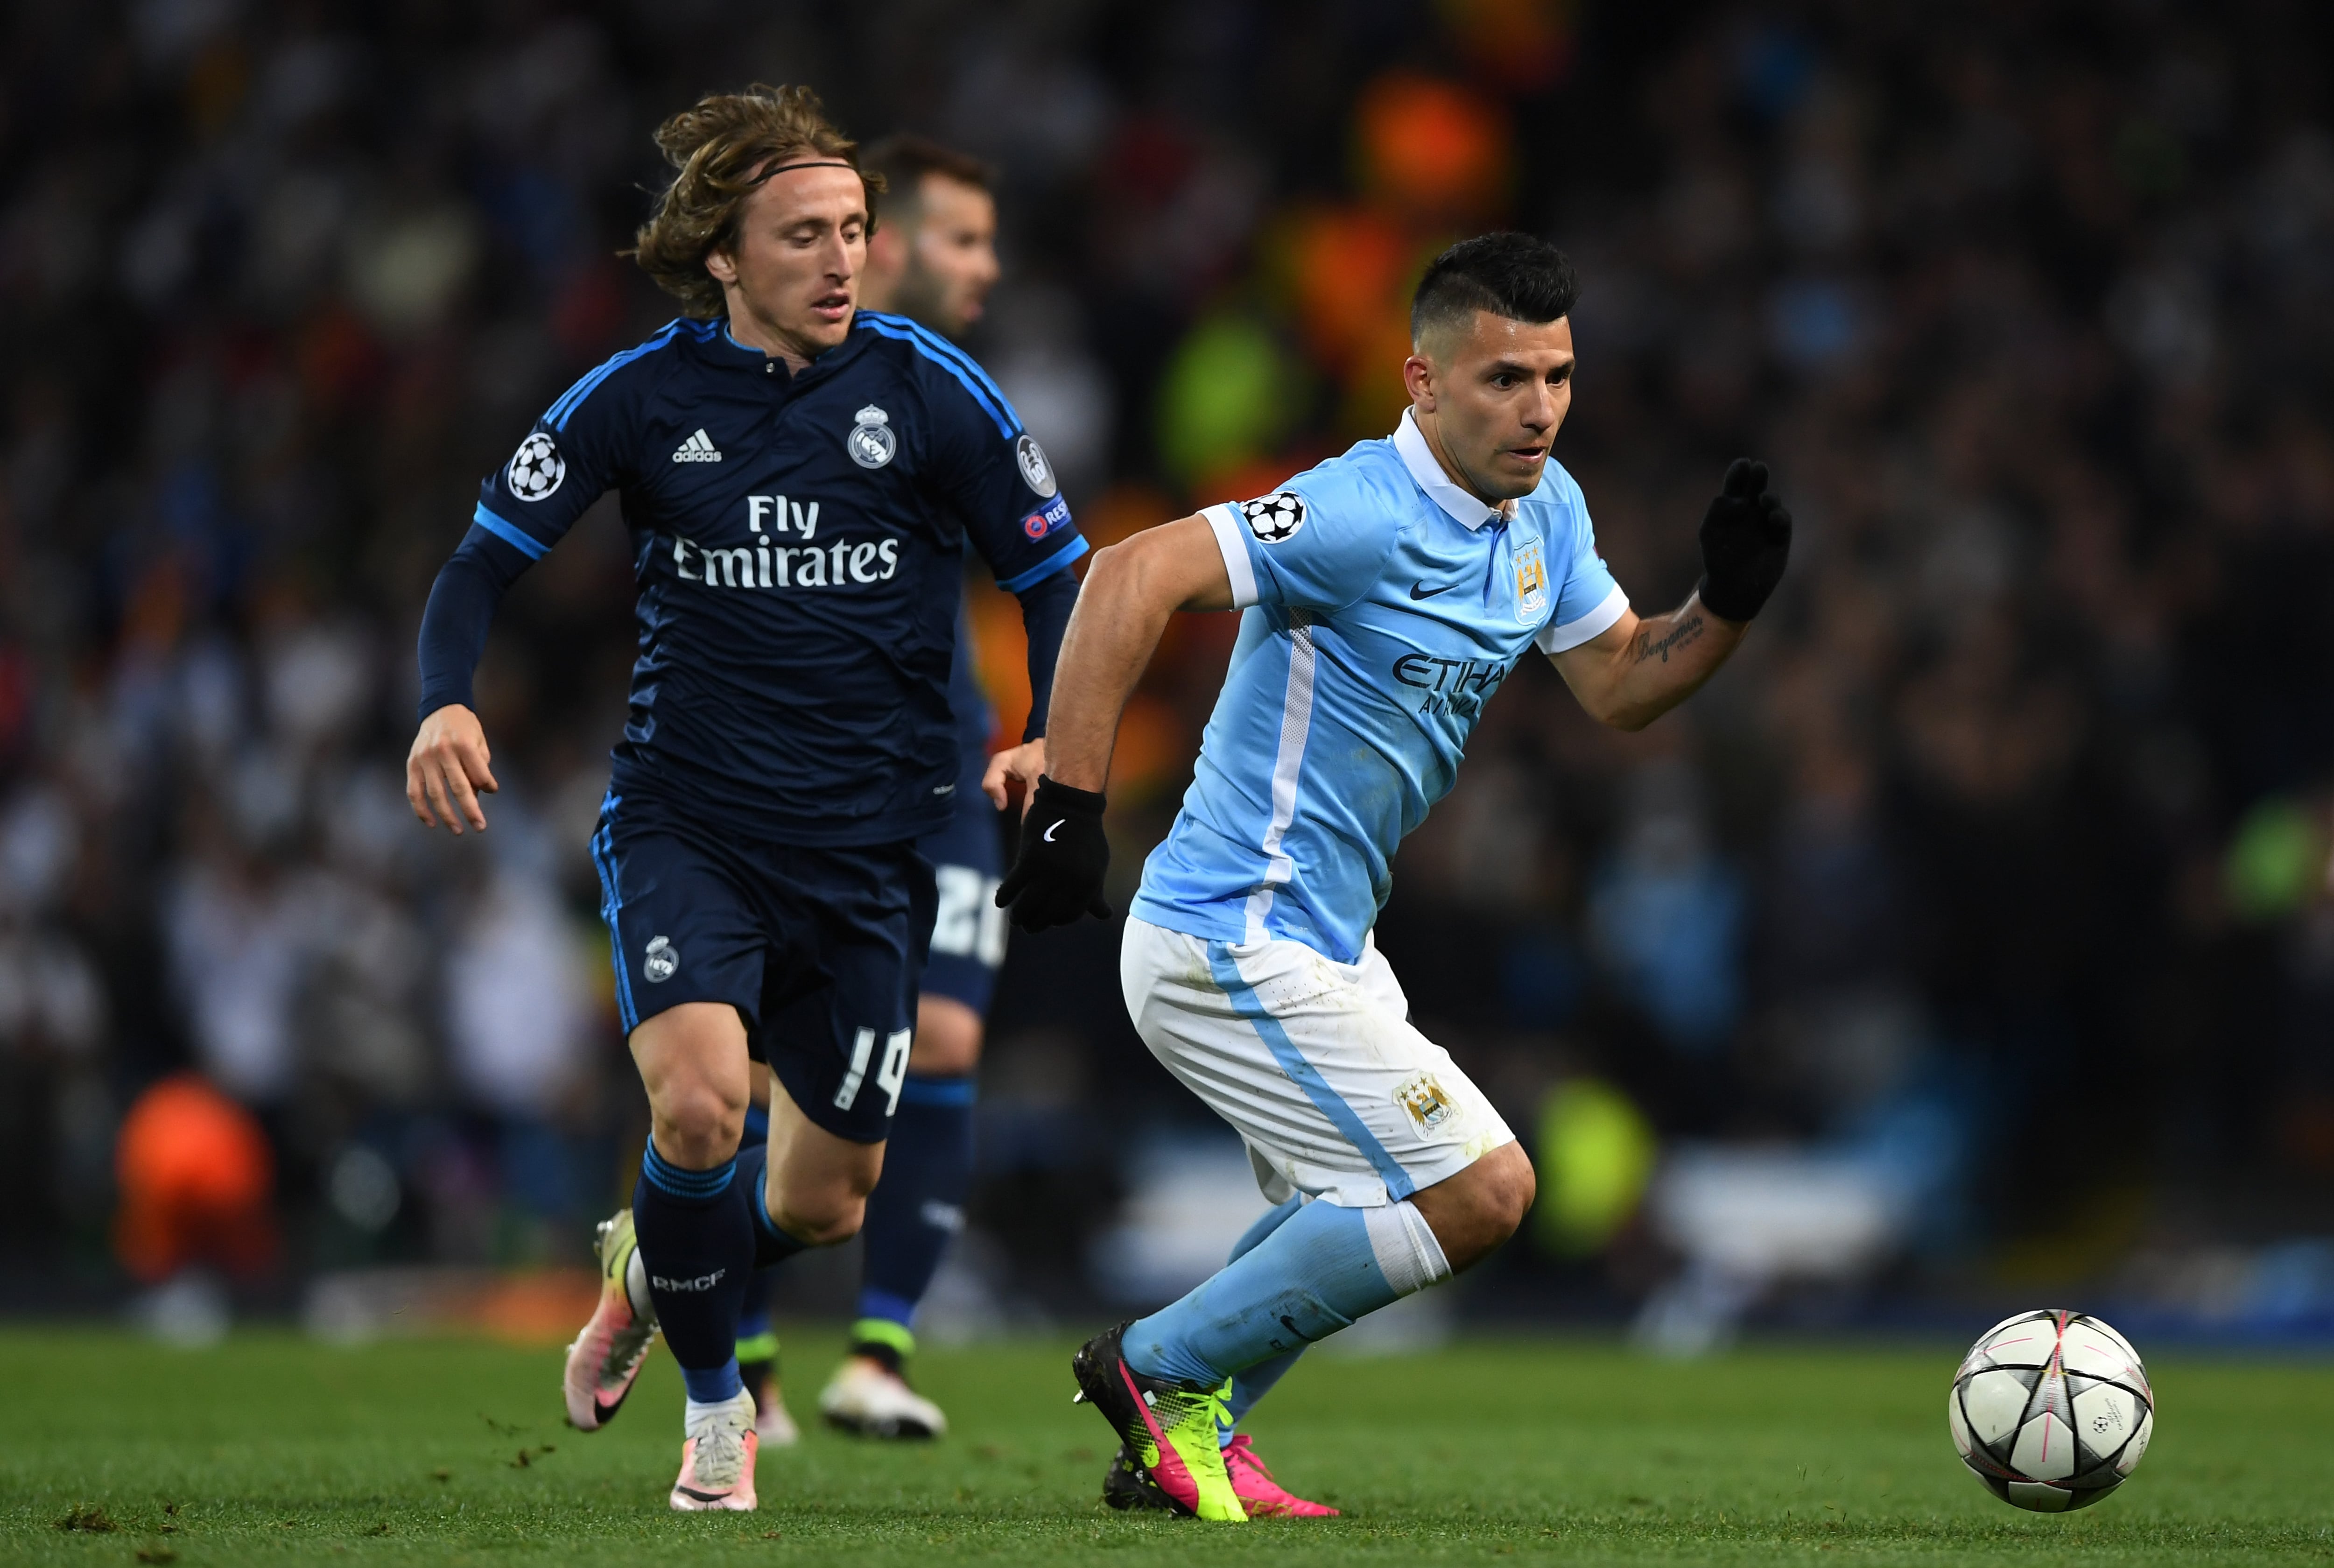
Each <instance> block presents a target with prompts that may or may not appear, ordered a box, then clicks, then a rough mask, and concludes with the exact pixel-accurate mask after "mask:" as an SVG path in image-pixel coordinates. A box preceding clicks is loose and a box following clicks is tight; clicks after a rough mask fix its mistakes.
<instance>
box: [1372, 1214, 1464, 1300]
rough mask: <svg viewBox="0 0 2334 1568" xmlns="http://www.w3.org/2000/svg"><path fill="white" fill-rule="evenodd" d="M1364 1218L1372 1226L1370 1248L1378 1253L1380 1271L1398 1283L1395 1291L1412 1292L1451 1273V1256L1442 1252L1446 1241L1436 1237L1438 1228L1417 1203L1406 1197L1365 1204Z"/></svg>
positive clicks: (1401, 1294)
mask: <svg viewBox="0 0 2334 1568" xmlns="http://www.w3.org/2000/svg"><path fill="white" fill-rule="evenodd" d="M1362 1222H1363V1224H1364V1225H1365V1226H1366V1227H1368V1229H1369V1233H1370V1251H1371V1252H1372V1253H1373V1254H1374V1255H1376V1257H1377V1260H1378V1272H1379V1273H1381V1274H1383V1275H1385V1277H1386V1284H1390V1285H1392V1286H1394V1294H1395V1295H1397V1296H1405V1295H1409V1294H1412V1293H1413V1292H1414V1291H1422V1290H1424V1289H1425V1288H1426V1287H1427V1286H1428V1285H1431V1284H1441V1283H1442V1281H1444V1280H1446V1279H1449V1278H1450V1277H1451V1260H1450V1259H1448V1258H1446V1257H1444V1256H1443V1255H1442V1243H1441V1242H1439V1241H1437V1240H1435V1239H1434V1228H1433V1227H1432V1226H1430V1225H1428V1224H1427V1223H1426V1217H1425V1216H1424V1215H1423V1214H1421V1213H1419V1212H1418V1206H1417V1205H1416V1204H1414V1203H1412V1202H1410V1201H1409V1200H1408V1199H1406V1198H1405V1199H1404V1200H1403V1201H1402V1202H1400V1203H1389V1204H1385V1205H1384V1206H1382V1207H1377V1208H1365V1209H1364V1210H1362Z"/></svg>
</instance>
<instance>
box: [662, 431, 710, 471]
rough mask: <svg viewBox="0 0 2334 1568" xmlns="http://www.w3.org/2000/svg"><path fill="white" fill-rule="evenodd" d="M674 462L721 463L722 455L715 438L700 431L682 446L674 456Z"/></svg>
mask: <svg viewBox="0 0 2334 1568" xmlns="http://www.w3.org/2000/svg"><path fill="white" fill-rule="evenodd" d="M672 460H673V461H674V462H676V463H719V461H721V454H720V452H719V450H717V449H716V448H715V447H714V445H713V438H711V437H710V436H708V435H707V434H706V433H705V432H704V431H703V430H701V429H700V430H699V431H698V432H697V434H695V435H694V436H691V437H690V438H689V439H688V440H686V441H683V442H682V443H681V444H680V450H679V451H677V452H675V453H674V454H673V455H672Z"/></svg>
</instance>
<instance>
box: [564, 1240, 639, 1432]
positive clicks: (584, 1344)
mask: <svg viewBox="0 0 2334 1568" xmlns="http://www.w3.org/2000/svg"><path fill="white" fill-rule="evenodd" d="M593 1250H594V1251H595V1252H596V1253H597V1254H598V1255H599V1258H600V1304H599V1305H598V1306H596V1307H594V1308H593V1311H592V1317H591V1321H589V1322H588V1323H585V1324H584V1332H582V1333H579V1334H577V1335H576V1336H575V1342H574V1344H572V1345H569V1346H568V1347H567V1366H566V1370H565V1372H564V1375H563V1377H562V1378H561V1383H562V1386H563V1389H564V1392H565V1394H566V1398H567V1423H568V1425H570V1426H572V1427H574V1429H576V1430H578V1431H582V1432H596V1431H598V1430H599V1429H601V1428H602V1427H604V1426H606V1425H607V1424H608V1423H609V1422H610V1421H612V1420H613V1419H615V1418H616V1412H617V1411H618V1410H619V1409H622V1408H623V1403H624V1396H625V1395H627V1394H629V1393H631V1392H632V1380H633V1379H634V1378H635V1377H637V1376H639V1375H640V1371H641V1361H645V1360H646V1359H647V1358H648V1353H649V1347H650V1346H651V1345H652V1344H654V1343H655V1342H656V1337H657V1322H656V1307H655V1305H654V1303H651V1301H650V1300H649V1289H648V1283H649V1282H648V1270H647V1269H646V1268H645V1267H643V1266H642V1265H641V1251H640V1244H639V1242H638V1241H637V1240H636V1239H635V1238H634V1237H633V1235H632V1210H631V1209H629V1208H620V1209H618V1210H617V1211H616V1212H615V1214H614V1216H613V1217H611V1218H608V1219H604V1220H602V1221H601V1222H600V1227H599V1231H598V1233H597V1236H596V1237H595V1238H594V1241H593Z"/></svg>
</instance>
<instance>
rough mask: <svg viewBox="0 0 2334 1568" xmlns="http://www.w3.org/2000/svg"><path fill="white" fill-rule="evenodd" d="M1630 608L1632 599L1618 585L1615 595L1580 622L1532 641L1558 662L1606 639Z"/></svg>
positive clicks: (1607, 595) (1550, 628)
mask: <svg viewBox="0 0 2334 1568" xmlns="http://www.w3.org/2000/svg"><path fill="white" fill-rule="evenodd" d="M1628 608H1629V596H1628V595H1627V594H1626V593H1624V592H1621V588H1620V585H1619V584H1618V583H1615V585H1614V587H1613V592H1610V593H1608V594H1606V596H1605V597H1604V598H1603V599H1602V600H1601V601H1598V603H1597V606H1596V609H1594V610H1592V611H1589V612H1588V613H1587V614H1586V615H1583V616H1581V617H1579V618H1578V619H1577V620H1567V621H1566V622H1565V623H1564V624H1563V625H1562V626H1551V627H1549V628H1548V630H1545V631H1543V632H1541V633H1540V634H1539V635H1538V637H1535V638H1533V639H1532V641H1533V642H1534V643H1536V644H1537V645H1538V648H1539V650H1540V651H1541V652H1542V653H1545V654H1547V655H1548V656H1549V657H1550V658H1554V657H1555V656H1556V655H1557V654H1559V653H1562V652H1564V651H1565V650H1566V649H1573V648H1577V647H1579V646H1580V645H1581V644H1582V643H1584V642H1587V641H1588V640H1591V639H1592V638H1597V637H1602V636H1604V635H1605V633H1606V632H1607V631H1609V630H1612V628H1613V623H1614V622H1615V621H1616V620H1620V619H1621V616H1622V613H1623V611H1626V610H1627V609H1628Z"/></svg>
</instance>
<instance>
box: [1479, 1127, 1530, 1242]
mask: <svg viewBox="0 0 2334 1568" xmlns="http://www.w3.org/2000/svg"><path fill="white" fill-rule="evenodd" d="M1480 1163H1481V1164H1482V1165H1483V1166H1484V1167H1485V1168H1486V1169H1485V1170H1484V1173H1483V1174H1484V1177H1485V1181H1484V1186H1483V1193H1482V1198H1481V1205H1482V1207H1481V1214H1482V1220H1483V1226H1484V1228H1485V1229H1486V1230H1490V1231H1494V1232H1496V1233H1497V1234H1498V1236H1499V1240H1500V1241H1505V1240H1507V1239H1508V1237H1509V1236H1513V1235H1515V1233H1516V1231H1517V1230H1518V1229H1519V1227H1521V1226H1522V1225H1523V1222H1524V1216H1525V1215H1527V1214H1529V1213H1530V1212H1531V1206H1532V1200H1533V1199H1534V1198H1537V1197H1538V1196H1539V1173H1538V1171H1536V1170H1534V1169H1532V1162H1531V1157H1530V1156H1529V1155H1528V1154H1526V1153H1525V1152H1524V1146H1523V1145H1522V1144H1520V1143H1509V1144H1506V1145H1503V1146H1501V1147H1500V1148H1498V1149H1495V1150H1492V1151H1491V1152H1490V1153H1489V1154H1487V1155H1485V1156H1484V1157H1483V1159H1482V1160H1481V1161H1480ZM1493 1245H1495V1246H1496V1245H1497V1243H1494V1244H1493Z"/></svg>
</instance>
